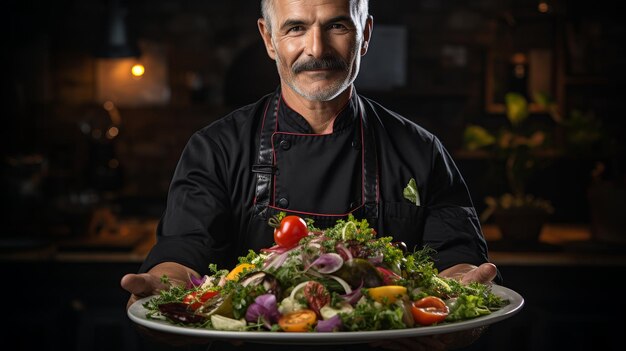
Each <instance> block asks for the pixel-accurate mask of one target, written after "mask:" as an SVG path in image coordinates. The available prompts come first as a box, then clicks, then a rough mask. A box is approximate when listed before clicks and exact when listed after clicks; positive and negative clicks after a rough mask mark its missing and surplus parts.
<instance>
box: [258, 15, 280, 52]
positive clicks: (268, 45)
mask: <svg viewBox="0 0 626 351" xmlns="http://www.w3.org/2000/svg"><path fill="white" fill-rule="evenodd" d="M257 25H258V27H259V33H261V38H263V44H265V50H267V55H268V56H269V57H270V58H271V59H272V60H275V59H276V50H274V45H272V33H271V29H270V27H269V26H268V25H267V23H265V19H263V18H259V20H258V21H257Z"/></svg>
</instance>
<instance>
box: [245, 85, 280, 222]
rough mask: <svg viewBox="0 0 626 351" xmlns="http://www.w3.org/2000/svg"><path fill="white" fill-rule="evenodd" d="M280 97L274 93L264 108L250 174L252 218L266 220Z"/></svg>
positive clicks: (272, 174)
mask: <svg viewBox="0 0 626 351" xmlns="http://www.w3.org/2000/svg"><path fill="white" fill-rule="evenodd" d="M280 97H281V95H280V93H276V94H275V95H274V97H273V98H271V100H270V101H268V103H267V105H266V106H265V113H264V115H263V120H262V121H261V133H260V137H259V157H258V159H257V163H256V164H254V165H252V172H253V173H255V174H256V196H255V198H254V214H253V216H255V217H256V216H261V217H262V218H263V219H266V216H267V206H268V205H269V202H270V194H271V191H270V190H271V186H272V178H273V177H274V173H275V172H276V168H275V167H274V164H273V160H272V135H273V134H274V131H275V130H276V118H277V117H276V115H277V114H278V103H279V99H280ZM270 105H273V106H272V108H270ZM268 112H269V115H268Z"/></svg>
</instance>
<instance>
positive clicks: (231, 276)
mask: <svg viewBox="0 0 626 351" xmlns="http://www.w3.org/2000/svg"><path fill="white" fill-rule="evenodd" d="M254 268H256V266H255V265H253V264H251V263H240V264H238V265H237V266H235V268H233V270H232V271H230V272H228V274H227V275H226V280H235V281H236V280H238V279H239V274H241V272H243V271H244V270H252V269H254Z"/></svg>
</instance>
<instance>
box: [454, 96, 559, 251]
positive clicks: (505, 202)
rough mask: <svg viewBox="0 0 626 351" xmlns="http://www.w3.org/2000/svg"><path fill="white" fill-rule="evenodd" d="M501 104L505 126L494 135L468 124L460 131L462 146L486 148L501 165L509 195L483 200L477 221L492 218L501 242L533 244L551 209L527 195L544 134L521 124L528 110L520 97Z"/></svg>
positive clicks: (549, 204) (546, 202)
mask: <svg viewBox="0 0 626 351" xmlns="http://www.w3.org/2000/svg"><path fill="white" fill-rule="evenodd" d="M505 104H506V117H507V120H508V122H509V123H508V124H509V127H508V128H505V129H503V130H501V131H500V132H499V133H498V134H496V135H494V134H492V133H490V132H489V131H487V129H485V128H484V127H481V126H478V125H470V126H468V127H467V128H466V129H465V132H464V147H465V148H466V149H468V150H478V149H489V150H490V151H491V153H492V155H493V156H495V157H496V158H497V159H499V160H502V161H503V163H504V174H505V177H506V181H507V183H508V186H509V192H507V193H505V194H503V195H501V196H499V197H495V196H489V197H487V198H486V199H485V204H486V205H487V208H486V209H485V211H484V212H483V213H482V214H481V221H482V222H485V221H487V220H488V219H489V218H493V221H494V222H495V223H496V225H498V227H499V228H500V232H501V233H502V238H503V239H504V240H508V241H514V242H536V241H537V240H538V238H539V235H540V234H541V229H542V227H543V225H544V223H545V222H546V221H547V220H548V218H549V216H550V215H551V214H552V213H553V212H554V208H553V207H552V204H551V203H550V201H548V200H546V199H542V198H539V197H537V196H534V195H533V194H530V193H527V192H526V182H527V180H528V178H529V177H530V176H531V175H532V174H533V173H534V172H535V171H536V169H537V167H538V162H539V157H538V156H539V153H540V151H542V150H545V149H546V147H547V140H546V139H547V138H546V133H545V132H543V131H541V130H533V129H532V128H531V129H529V128H528V127H527V126H526V125H525V123H524V122H525V121H526V120H527V118H528V116H529V110H528V102H527V100H526V98H525V97H524V96H523V95H521V94H518V93H508V94H506V96H505Z"/></svg>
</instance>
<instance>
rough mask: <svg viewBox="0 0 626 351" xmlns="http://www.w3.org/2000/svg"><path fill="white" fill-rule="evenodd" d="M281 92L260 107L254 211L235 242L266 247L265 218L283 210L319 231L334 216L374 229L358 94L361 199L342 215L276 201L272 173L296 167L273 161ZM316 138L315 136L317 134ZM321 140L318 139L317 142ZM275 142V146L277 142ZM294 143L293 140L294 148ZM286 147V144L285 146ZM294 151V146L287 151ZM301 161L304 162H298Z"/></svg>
mask: <svg viewBox="0 0 626 351" xmlns="http://www.w3.org/2000/svg"><path fill="white" fill-rule="evenodd" d="M281 98H282V97H281V94H280V92H277V93H276V94H275V96H274V97H273V98H271V99H270V100H269V102H268V104H267V106H265V111H264V116H263V119H262V121H261V131H260V141H259V147H258V158H257V163H256V164H254V165H253V167H252V172H254V173H255V174H256V194H255V195H256V196H255V201H254V209H253V213H252V216H251V218H250V223H249V225H248V232H247V233H246V236H245V242H244V243H240V245H241V244H243V245H244V246H246V247H269V246H270V245H271V244H272V243H273V241H274V238H273V229H272V228H271V227H269V225H268V219H269V218H270V217H272V216H274V215H277V214H278V213H279V212H285V213H287V214H295V215H299V216H301V217H304V218H310V219H313V220H314V225H315V226H316V227H318V228H321V229H324V228H328V227H332V226H334V225H335V224H336V222H337V220H339V219H346V218H347V217H348V215H349V214H352V215H354V217H356V218H359V219H367V220H368V222H369V223H370V226H371V227H373V228H376V227H377V226H378V225H379V224H382V223H379V222H382V221H379V214H380V212H379V209H380V182H379V179H378V175H379V173H378V162H377V153H376V143H375V140H374V134H373V132H372V129H371V127H370V124H369V123H368V120H367V114H366V111H365V107H364V104H363V102H362V101H361V98H360V97H358V96H357V101H358V104H357V106H358V111H357V113H358V114H359V116H360V118H359V120H358V121H356V123H354V128H357V130H356V135H357V136H359V138H358V140H355V142H356V143H358V144H357V149H358V150H360V152H361V160H362V162H361V183H362V186H361V201H360V203H357V204H354V205H352V204H351V205H350V210H349V211H347V212H346V213H315V212H311V211H302V210H299V209H298V208H293V207H292V206H289V208H286V207H287V206H286V205H287V203H285V199H283V198H279V199H276V196H275V195H276V190H275V189H276V184H275V182H276V175H277V173H278V172H286V173H287V174H289V167H297V165H290V166H286V165H283V164H281V163H280V162H277V160H276V157H275V149H276V148H277V147H279V148H281V149H284V148H285V147H286V145H285V144H284V143H283V144H282V145H281V141H284V139H282V140H281V141H278V142H275V139H276V138H275V136H276V135H277V134H280V132H279V131H278V129H277V125H278V124H277V116H278V109H279V105H280V103H281ZM317 136H318V135H315V134H311V135H307V134H299V135H290V137H291V138H316V137H317ZM318 139H319V138H318ZM317 142H320V143H322V142H323V141H322V140H321V139H320V140H319V141H317ZM276 144H277V145H276ZM297 144H299V143H294V145H293V147H297V146H296V145H297ZM290 147H291V145H290V146H289V148H290ZM290 151H293V152H297V150H290ZM301 161H302V162H305V160H301ZM363 349H372V348H369V347H368V345H367V344H353V345H315V346H313V345H269V344H256V343H245V344H243V345H241V346H234V345H232V344H229V343H227V342H221V341H215V342H213V343H212V345H209V348H208V350H210V351H214V350H241V351H243V350H255V351H260V350H272V351H281V350H319V351H347V350H363Z"/></svg>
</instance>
